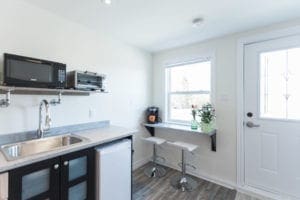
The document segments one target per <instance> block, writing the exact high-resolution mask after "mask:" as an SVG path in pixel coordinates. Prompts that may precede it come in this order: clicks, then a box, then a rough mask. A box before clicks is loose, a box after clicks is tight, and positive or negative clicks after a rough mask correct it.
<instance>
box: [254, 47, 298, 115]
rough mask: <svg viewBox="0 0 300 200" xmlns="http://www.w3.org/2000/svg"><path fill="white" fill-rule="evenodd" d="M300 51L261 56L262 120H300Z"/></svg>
mask: <svg viewBox="0 0 300 200" xmlns="http://www.w3.org/2000/svg"><path fill="white" fill-rule="evenodd" d="M299 85H300V48H292V49H286V50H280V51H272V52H266V53H261V54H260V116H261V117H263V118H277V119H300V88H299Z"/></svg>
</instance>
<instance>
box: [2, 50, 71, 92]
mask: <svg viewBox="0 0 300 200" xmlns="http://www.w3.org/2000/svg"><path fill="white" fill-rule="evenodd" d="M3 84H4V85H7V86H18V87H37V88H65V87H66V65H65V64H63V63H58V62H53V61H48V60H42V59H37V58H30V57H25V56H19V55H14V54H7V53H6V54H4V77H3Z"/></svg>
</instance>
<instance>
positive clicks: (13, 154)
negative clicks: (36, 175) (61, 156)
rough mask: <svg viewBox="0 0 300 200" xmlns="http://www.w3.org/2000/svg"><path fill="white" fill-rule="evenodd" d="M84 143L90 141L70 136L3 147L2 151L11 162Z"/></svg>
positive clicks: (47, 138)
mask: <svg viewBox="0 0 300 200" xmlns="http://www.w3.org/2000/svg"><path fill="white" fill-rule="evenodd" d="M84 141H88V139H86V138H84V137H80V136H75V135H70V134H68V135H61V136H54V137H46V138H41V139H34V140H28V141H25V142H19V143H14V144H7V145H2V146H1V151H2V153H3V154H4V155H5V157H6V159H7V160H8V161H11V160H16V159H20V158H24V157H26V156H30V155H34V154H39V153H43V152H48V151H52V150H58V149H60V148H63V147H67V146H71V145H75V144H79V143H81V142H84Z"/></svg>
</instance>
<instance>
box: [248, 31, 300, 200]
mask: <svg viewBox="0 0 300 200" xmlns="http://www.w3.org/2000/svg"><path fill="white" fill-rule="evenodd" d="M244 55H245V61H244V112H245V113H244V122H245V123H244V133H245V137H244V138H245V141H244V144H245V183H246V185H248V186H251V187H255V188H258V189H263V190H266V191H269V192H273V193H277V194H280V195H285V196H289V197H291V198H295V199H300V35H297V36H290V37H285V38H280V39H276V40H269V41H264V42H259V43H253V44H249V45H246V46H245V54H244Z"/></svg>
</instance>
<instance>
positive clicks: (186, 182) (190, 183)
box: [167, 142, 198, 192]
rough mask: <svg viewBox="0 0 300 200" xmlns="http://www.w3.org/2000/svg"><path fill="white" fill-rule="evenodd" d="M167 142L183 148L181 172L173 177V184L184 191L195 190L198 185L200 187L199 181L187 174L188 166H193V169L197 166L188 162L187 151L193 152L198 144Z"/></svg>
mask: <svg viewBox="0 0 300 200" xmlns="http://www.w3.org/2000/svg"><path fill="white" fill-rule="evenodd" d="M167 143H168V144H169V145H171V146H173V147H176V148H179V149H180V150H181V163H179V166H180V167H181V174H179V175H176V176H174V177H172V178H171V185H172V186H173V187H174V188H175V189H178V190H181V191H182V192H185V191H192V190H194V189H195V188H196V187H198V183H197V181H195V180H194V179H193V178H192V177H191V176H189V175H187V174H186V167H187V166H188V167H192V168H193V169H196V167H195V166H193V165H190V164H187V163H186V153H187V152H189V153H192V152H193V151H194V150H195V149H197V148H198V146H197V145H194V144H190V143H185V142H167Z"/></svg>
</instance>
